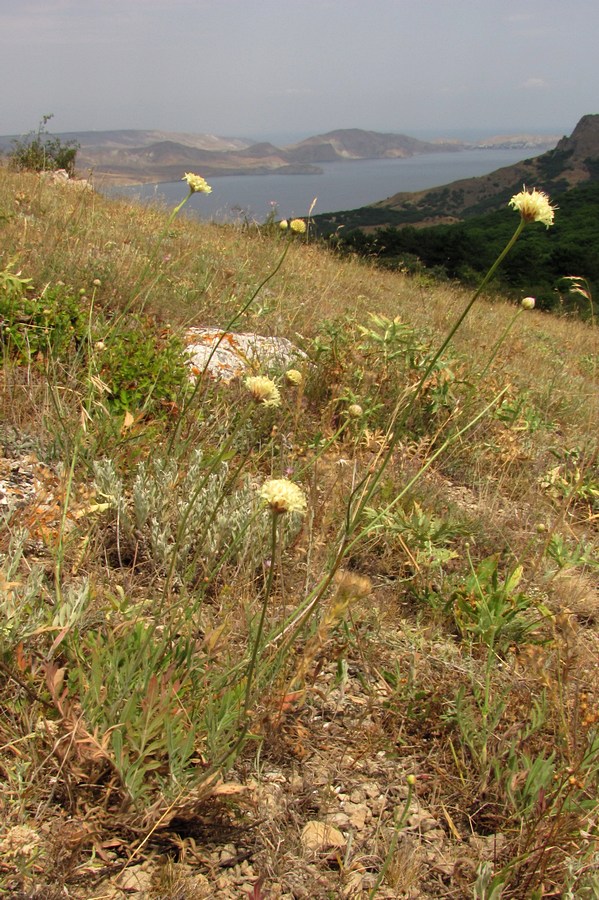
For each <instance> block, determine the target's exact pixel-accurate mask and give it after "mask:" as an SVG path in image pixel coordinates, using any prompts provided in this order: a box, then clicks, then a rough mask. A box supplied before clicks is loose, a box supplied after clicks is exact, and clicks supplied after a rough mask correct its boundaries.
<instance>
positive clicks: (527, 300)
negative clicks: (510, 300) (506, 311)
mask: <svg viewBox="0 0 599 900" xmlns="http://www.w3.org/2000/svg"><path fill="white" fill-rule="evenodd" d="M535 303H536V301H535V298H534V297H524V298H523V299H522V300H521V301H520V306H521V307H522V309H534V308H535Z"/></svg>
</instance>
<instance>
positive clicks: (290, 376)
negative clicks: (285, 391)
mask: <svg viewBox="0 0 599 900" xmlns="http://www.w3.org/2000/svg"><path fill="white" fill-rule="evenodd" d="M285 378H286V380H287V382H288V384H295V385H298V384H301V383H302V381H303V380H304V379H303V376H302V373H301V372H298V370H297V369H288V370H287V371H286V372H285Z"/></svg>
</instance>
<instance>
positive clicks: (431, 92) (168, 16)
mask: <svg viewBox="0 0 599 900" xmlns="http://www.w3.org/2000/svg"><path fill="white" fill-rule="evenodd" d="M598 38H599V2H597V0H0V83H1V84H2V101H1V105H0V134H14V133H23V132H27V131H29V130H31V129H33V128H34V127H35V126H36V125H37V123H38V121H39V119H40V118H41V116H42V115H43V114H46V113H54V119H53V120H52V123H51V125H50V126H49V127H50V129H51V130H52V131H53V132H63V131H81V130H91V129H113V128H144V129H145V128H147V129H154V128H156V129H164V130H170V131H192V132H208V133H213V134H220V135H235V136H249V137H255V136H261V135H273V136H283V135H285V136H287V135H288V136H296V135H297V136H307V135H309V134H315V133H317V132H322V131H328V130H330V129H333V128H351V127H357V128H367V129H374V130H378V131H392V132H403V133H406V134H416V135H417V134H424V133H426V135H427V136H428V135H430V136H433V135H438V136H443V135H445V134H449V133H450V132H451V133H456V132H464V133H465V132H470V133H471V132H474V133H476V134H478V133H480V134H481V135H482V134H485V133H489V132H494V133H500V132H505V131H512V132H513V131H514V130H517V131H537V132H542V131H546V132H554V131H555V132H556V133H558V134H561V133H569V132H570V131H571V130H572V129H573V128H574V126H575V124H576V122H577V121H578V119H579V118H580V117H581V116H582V115H584V114H585V113H596V112H599V96H598V93H599V54H598V53H597V41H598Z"/></svg>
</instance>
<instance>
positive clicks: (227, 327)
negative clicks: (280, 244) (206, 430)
mask: <svg viewBox="0 0 599 900" xmlns="http://www.w3.org/2000/svg"><path fill="white" fill-rule="evenodd" d="M290 246H291V242H290V241H288V242H287V245H286V247H285V249H284V251H283V253H282V255H281V258H280V259H279V261H278V263H277V264H276V266H275V267H274V269H273V270H272V272H269V273H268V275H267V276H266V277H265V278H263V279H262V281H261V282H260V284H259V285H258V287H257V288H256V289H255V290H254V291H253V293H252V294H251V296H250V298H249V300H247V301H246V303H244V305H243V306H242V307H241V309H238V310H237V312H236V313H235V314H234V315H233V316H232V318H230V319H229V321H228V322H227V323H226V325H225V327H224V328H223V330H222V333H221V335H220V337H219V338H218V340H217V341H216V342H215V343H214V345H213V346H212V349H211V350H210V353H209V354H208V359H207V360H206V362H205V364H204V368H203V369H202V371H201V372H200V374H199V375H198V376H197V378H196V383H195V385H194V388H193V390H192V392H191V394H190V396H189V397H188V399H187V400H185V401H184V403H183V405H182V407H181V412H180V414H179V418H178V419H177V422H176V424H175V427H174V429H173V434H172V436H171V438H170V441H169V445H168V451H167V452H168V453H169V454H170V453H172V452H173V448H174V445H175V441H176V440H177V437H178V435H179V432H180V430H181V426H182V424H183V422H184V421H185V416H186V414H187V410H188V409H189V407H190V406H191V404H192V403H193V401H194V400H195V398H196V395H197V393H198V391H199V390H200V388H201V386H202V384H203V381H204V376H205V374H206V372H207V371H208V366H209V365H210V362H211V360H212V358H213V357H214V354H215V353H216V351H217V350H218V348H219V347H220V345H221V344H222V342H223V341H224V339H225V337H226V335H227V333H228V332H229V331H230V330H231V328H232V327H233V326H234V325H235V323H236V322H237V321H238V320H239V319H240V318H241V317H242V315H243V314H244V313H245V312H247V310H248V309H249V308H250V306H251V305H252V303H253V302H254V300H255V299H256V297H257V296H258V294H259V293H260V291H261V290H262V288H263V287H265V285H267V284H268V282H269V281H270V280H271V279H272V278H274V277H275V275H276V274H277V272H278V271H279V269H280V268H281V266H282V265H283V262H284V261H285V257H286V256H287V254H288V252H289V247H290ZM187 443H188V442H187ZM185 446H187V444H186V445H185Z"/></svg>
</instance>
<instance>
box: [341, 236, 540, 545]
mask: <svg viewBox="0 0 599 900" xmlns="http://www.w3.org/2000/svg"><path fill="white" fill-rule="evenodd" d="M525 224H526V223H525V221H524V219H523V218H520V221H519V223H518V227H517V228H516V230H515V232H514V234H513V235H512V237H511V238H510V240H509V241H508V243H507V244H506V246H505V247H504V248H503V250H502V251H501V253H500V254H499V256H498V257H497V259H496V260H495V262H494V263H493V265H492V266H491V268H490V269H489V271H488V272H487V274H486V275H485V277H484V278H483V280H482V281H481V283H480V284H479V286H478V287H477V289H476V290H475V292H474V294H473V295H472V297H471V298H470V300H469V302H468V304H467V305H466V307H465V309H464V310H463V311H462V313H461V314H460V315H459V316H458V319H457V320H456V322H455V323H454V325H453V326H452V328H451V329H450V331H449V333H448V334H447V336H446V338H445V340H444V341H443V343H442V344H441V346H440V347H439V349H438V350H437V352H436V353H435V355H434V356H433V357H432V359H431V360H430V362H429V364H428V366H427V367H426V369H425V371H424V373H423V374H422V376H421V378H420V381H419V382H418V385H417V387H416V390H415V391H414V393H413V394H412V397H411V399H410V402H409V403H408V405H407V406H406V407H405V408H404V410H403V412H402V414H401V416H399V417H398V418H397V419H396V421H395V423H394V425H393V433H392V435H391V440H390V441H389V446H388V448H387V451H386V453H385V455H384V457H383V460H382V462H381V465H380V466H379V467H378V469H377V471H376V472H375V473H374V475H373V476H372V477H371V476H369V475H366V476H365V477H364V478H363V479H362V481H361V482H360V483H359V484H358V485H357V486H356V487H355V488H354V490H353V492H352V496H351V497H350V500H349V503H348V506H347V516H346V525H345V528H346V533H347V535H348V537H349V536H351V534H352V533H353V531H354V530H355V529H356V527H357V525H358V523H359V521H360V519H361V517H362V513H363V512H364V509H365V507H366V506H367V504H368V503H369V502H370V499H371V497H372V495H373V494H374V492H375V490H376V488H377V487H378V484H379V482H380V480H381V478H382V477H383V474H384V472H385V470H386V468H387V466H388V464H389V462H390V460H391V458H392V456H393V453H394V452H395V448H396V446H397V443H398V441H399V438H400V436H401V433H402V427H403V425H405V423H406V421H407V419H408V417H409V415H410V413H411V412H412V410H413V409H414V406H415V404H416V401H417V400H418V398H419V397H420V395H421V393H422V389H423V387H424V384H425V383H426V380H427V378H428V377H429V375H430V374H431V372H432V371H433V369H434V367H435V365H436V364H437V362H438V360H439V359H440V358H441V356H442V355H443V353H444V352H445V350H446V349H447V347H448V346H449V344H450V343H451V341H452V340H453V338H454V335H455V334H456V332H457V331H458V329H459V328H460V327H461V325H462V323H463V321H464V319H465V318H466V316H467V315H468V313H469V312H470V310H471V309H472V307H473V306H474V304H475V303H476V301H477V300H478V298H479V297H480V295H481V293H482V292H483V290H484V288H485V287H486V285H487V284H488V283H489V281H490V280H491V278H492V277H493V275H494V274H495V272H496V271H497V269H498V267H499V266H500V265H501V263H502V262H503V260H504V259H505V257H506V256H507V255H508V253H509V252H510V250H511V249H512V247H513V246H514V244H515V243H516V241H517V240H518V238H519V237H520V235H521V233H522V231H523V229H524V226H525ZM365 485H366V490H365V491H364V493H363V494H362V496H361V498H360V500H359V502H358V504H357V507H356V508H355V510H352V500H353V498H354V497H356V496H357V494H358V492H359V491H360V490H361V489H362V488H363V487H364V486H365Z"/></svg>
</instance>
